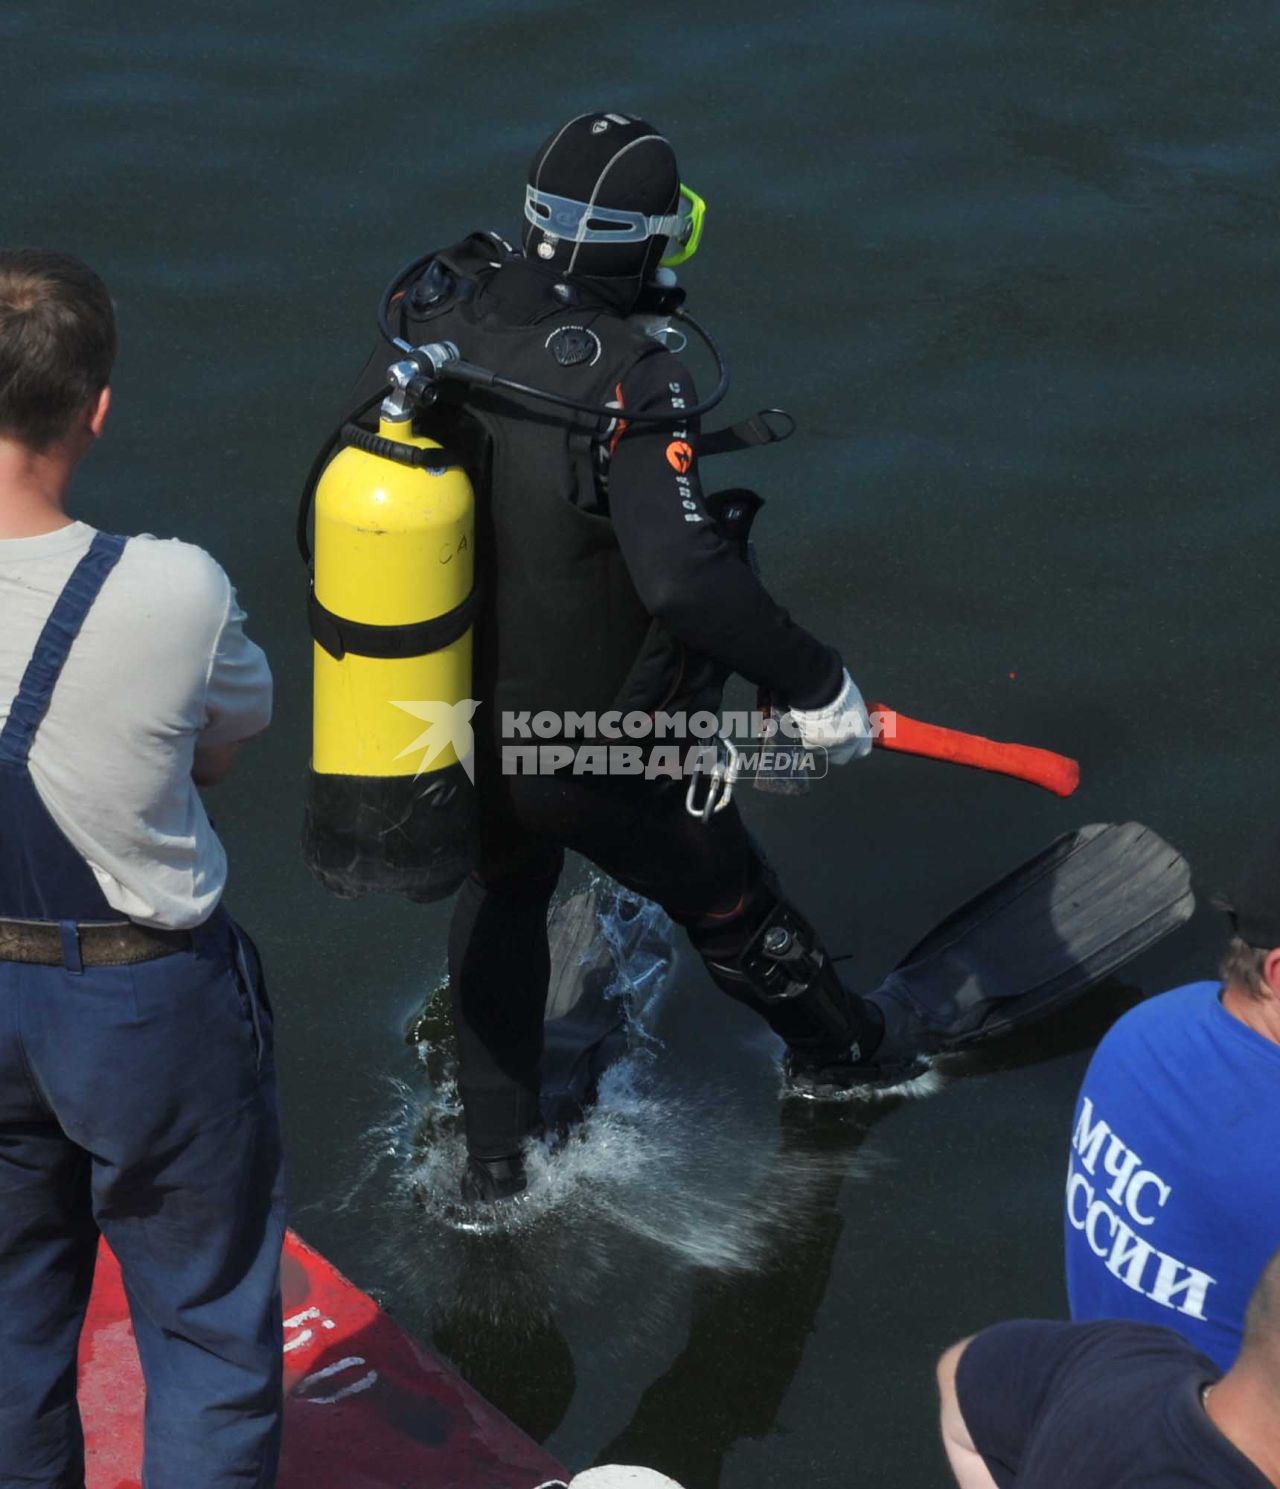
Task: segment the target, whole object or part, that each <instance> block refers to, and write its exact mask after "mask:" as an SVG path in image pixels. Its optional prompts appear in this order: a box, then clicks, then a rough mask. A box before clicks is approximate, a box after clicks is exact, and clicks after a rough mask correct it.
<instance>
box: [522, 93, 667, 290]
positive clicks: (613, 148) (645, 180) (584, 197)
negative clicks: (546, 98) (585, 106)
mask: <svg viewBox="0 0 1280 1489" xmlns="http://www.w3.org/2000/svg"><path fill="white" fill-rule="evenodd" d="M529 185H530V186H531V187H533V188H534V189H535V190H536V191H540V192H548V193H551V194H552V195H554V196H558V197H567V198H569V199H570V200H572V201H575V202H589V203H593V204H595V205H597V206H600V207H612V208H615V209H618V210H621V211H624V212H640V213H643V214H644V215H645V216H646V217H658V216H664V215H667V214H669V213H673V212H675V210H676V209H677V207H678V206H679V203H680V172H679V170H678V168H677V166H676V156H675V151H674V150H673V149H672V148H671V145H670V143H669V141H668V140H667V139H666V138H665V137H664V136H663V135H661V134H659V132H658V131H657V130H656V129H655V128H654V127H653V125H652V124H649V123H648V122H647V121H646V120H644V119H638V118H636V116H635V115H634V114H614V113H592V114H579V115H578V117H577V118H576V119H570V121H569V122H568V123H567V124H564V125H562V126H561V127H560V128H559V129H557V130H556V131H555V133H554V134H552V135H550V136H549V137H548V138H547V140H546V141H544V143H543V145H542V147H541V149H539V151H538V153H537V154H536V155H535V156H534V157H533V162H532V164H531V165H530V167H529ZM523 243H524V251H525V254H526V255H527V256H528V257H529V258H531V259H533V260H534V261H535V262H536V263H542V264H545V265H546V266H547V267H548V268H550V269H553V270H555V271H556V272H557V273H560V274H576V275H581V276H583V277H584V278H588V279H634V280H636V281H637V283H638V284H642V283H643V282H644V281H645V280H646V279H648V278H649V277H650V276H651V275H652V273H653V271H654V270H655V269H656V268H657V266H658V260H659V259H660V258H661V257H662V255H663V254H664V253H665V252H666V249H667V239H666V237H665V236H661V237H652V238H649V239H647V240H646V241H643V242H631V243H574V242H569V241H566V240H565V239H562V238H559V237H557V236H555V235H554V234H553V233H551V232H548V231H546V230H544V229H543V228H542V227H540V226H537V225H535V224H533V223H531V222H527V221H526V223H525V227H524V237H523Z"/></svg>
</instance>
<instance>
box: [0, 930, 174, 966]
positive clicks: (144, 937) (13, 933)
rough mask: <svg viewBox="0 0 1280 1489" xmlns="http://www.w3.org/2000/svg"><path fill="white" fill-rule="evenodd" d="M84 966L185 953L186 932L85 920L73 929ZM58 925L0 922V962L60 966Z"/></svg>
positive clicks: (124, 963)
mask: <svg viewBox="0 0 1280 1489" xmlns="http://www.w3.org/2000/svg"><path fill="white" fill-rule="evenodd" d="M74 930H75V932H76V936H77V939H78V941H79V951H80V961H81V963H82V964H83V965H84V966H86V967H128V966H132V965H133V964H134V963H136V962H153V961H155V960H156V958H157V957H162V956H172V955H173V954H174V953H175V952H178V951H189V950H190V949H191V945H192V940H191V932H190V931H165V930H157V929H155V928H153V927H151V926H145V925H138V924H136V923H135V922H134V921H132V920H110V921H92V922H90V921H86V922H85V923H84V924H82V925H77V926H75V927H74ZM64 961H65V957H64V947H63V939H62V926H61V925H60V924H59V922H58V921H56V920H0V962H31V963H34V964H35V965H36V966H40V967H61V966H63V965H64Z"/></svg>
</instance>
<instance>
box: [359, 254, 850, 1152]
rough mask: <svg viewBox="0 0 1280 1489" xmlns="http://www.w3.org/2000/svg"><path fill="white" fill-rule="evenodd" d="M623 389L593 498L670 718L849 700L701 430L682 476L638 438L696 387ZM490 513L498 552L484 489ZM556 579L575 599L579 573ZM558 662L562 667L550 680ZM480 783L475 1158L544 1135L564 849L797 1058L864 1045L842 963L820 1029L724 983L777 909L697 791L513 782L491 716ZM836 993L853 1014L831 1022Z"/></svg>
mask: <svg viewBox="0 0 1280 1489" xmlns="http://www.w3.org/2000/svg"><path fill="white" fill-rule="evenodd" d="M553 283H554V280H553V279H552V278H551V277H550V276H548V274H547V273H546V272H545V271H543V270H541V269H540V268H539V267H538V266H537V265H535V264H531V263H528V262H527V261H523V260H516V261H513V262H510V263H508V264H506V265H504V267H503V268H502V269H501V270H500V271H499V273H498V274H497V276H496V278H495V279H494V280H493V281H491V282H490V283H489V285H488V286H487V288H486V289H485V291H484V293H485V294H486V295H487V296H488V297H489V300H488V302H487V303H490V304H495V303H496V304H498V305H500V306H501V313H502V319H503V321H504V322H508V323H510V324H511V325H512V326H520V325H525V324H530V325H535V324H537V318H538V317H539V316H540V315H542V316H545V315H546V312H547V301H548V297H549V295H550V292H551V286H552V284H553ZM576 289H577V291H578V294H579V295H580V296H581V301H580V304H581V305H582V307H583V309H584V311H586V310H589V309H591V308H592V295H591V287H590V286H589V285H587V286H582V285H578V286H576ZM404 334H405V335H406V336H408V337H410V338H411V339H415V338H416V339H423V338H424V337H429V336H430V334H431V333H430V331H429V329H426V328H424V329H423V330H422V331H419V330H418V329H417V328H416V327H414V326H413V325H412V323H410V325H409V326H408V327H407V328H406V330H405V333H404ZM539 335H541V332H539ZM464 354H465V353H464ZM385 364H386V352H385V348H383V349H381V350H380V352H379V353H377V354H375V360H374V361H373V362H371V364H370V370H369V372H367V374H366V378H365V379H364V381H363V383H362V386H361V388H360V391H361V392H362V393H364V392H371V391H373V390H374V389H375V388H376V386H377V378H378V377H379V375H380V372H381V369H382V368H384V367H385ZM498 370H500V371H501V370H503V369H498ZM614 392H615V396H616V397H617V401H618V402H620V404H621V410H620V413H621V421H622V422H621V423H620V424H619V423H615V425H614V427H613V428H612V429H610V430H607V431H605V432H604V433H603V434H602V435H601V437H600V439H599V440H598V441H597V442H596V447H595V450H594V468H595V472H596V476H595V480H594V481H593V482H592V488H593V489H592V490H591V491H590V493H589V496H588V500H589V501H590V502H591V504H592V506H591V510H592V511H593V512H594V513H596V514H598V515H600V516H604V517H607V518H608V519H609V520H610V521H611V523H612V527H613V532H614V535H615V536H616V543H617V547H618V549H619V550H620V551H621V555H622V558H623V560H624V561H625V566H626V572H627V574H628V575H629V578H630V583H631V586H632V587H633V588H634V591H635V594H636V595H637V596H638V598H639V601H640V603H641V605H642V606H643V609H644V610H645V611H646V612H647V613H648V615H649V616H652V617H654V618H655V619H657V620H658V621H660V622H661V625H662V627H663V629H664V630H665V632H666V633H669V636H670V637H671V638H673V639H674V641H675V642H676V643H677V645H676V648H675V650H676V652H677V653H678V661H677V662H676V663H675V664H674V665H673V667H672V669H671V673H672V678H671V685H670V687H669V688H668V689H667V690H666V693H665V696H664V698H663V706H664V707H665V708H667V709H669V710H686V711H689V712H692V711H695V710H699V709H710V710H712V711H713V712H714V711H717V710H718V709H719V706H720V694H721V690H722V687H723V683H724V680H725V678H726V677H727V676H728V674H730V673H732V672H737V673H739V674H741V675H742V676H743V677H745V678H746V679H747V680H748V681H750V682H754V683H756V684H757V685H759V686H760V687H762V688H764V689H766V690H768V691H769V692H770V693H771V694H772V695H773V696H774V697H776V698H779V699H785V700H786V701H787V702H788V703H790V704H792V705H794V706H797V707H821V706H822V705H824V704H826V703H828V702H829V701H830V700H831V699H832V698H833V697H834V696H835V694H836V693H837V691H838V690H839V687H840V681H841V676H842V663H841V660H840V657H839V656H838V655H837V654H836V653H835V652H834V651H833V650H831V649H830V648H829V647H827V646H824V645H823V644H822V643H821V642H819V641H818V640H816V639H815V638H814V637H813V636H812V635H811V634H810V633H809V632H807V631H806V630H804V629H803V628H802V627H800V626H798V625H796V624H795V623H794V622H793V621H792V620H791V619H790V617H789V616H788V614H787V613H786V611H785V610H783V609H782V607H781V606H779V605H778V604H777V603H776V601H775V600H774V599H773V598H772V597H771V596H770V594H769V593H768V591H767V590H766V589H765V588H764V586H763V585H762V584H761V583H760V581H759V580H758V579H757V578H756V576H755V574H754V573H753V572H752V570H751V568H750V567H749V566H748V564H746V563H745V562H744V561H743V556H742V553H741V551H740V549H738V548H736V547H735V545H734V543H733V542H732V541H731V540H730V539H729V538H728V537H727V536H726V535H725V534H724V533H722V532H721V531H720V530H719V529H718V528H717V526H716V524H715V522H713V520H712V519H711V516H710V515H709V513H708V511H707V508H706V505H705V501H704V496H703V492H702V488H701V484H700V482H699V477H698V442H699V431H698V428H697V424H696V421H686V422H685V423H684V424H683V425H682V426H681V428H682V430H683V436H682V438H683V441H684V443H686V444H687V445H688V446H689V447H690V449H691V452H692V458H691V460H690V459H688V457H686V456H685V455H684V453H683V452H679V453H678V458H677V460H676V461H675V462H674V463H673V461H672V460H671V459H670V458H669V453H668V452H669V448H670V446H671V445H672V443H673V429H672V426H671V425H666V426H655V425H644V424H634V423H631V424H627V423H626V422H625V421H626V415H627V413H628V411H631V412H633V413H634V412H637V411H659V410H661V411H665V410H667V409H673V410H678V409H679V407H681V404H682V403H683V405H685V406H688V405H692V404H693V403H694V402H695V401H696V393H695V390H694V385H693V380H692V378H691V377H690V375H689V373H688V371H687V370H686V369H685V368H684V366H683V365H682V363H681V362H680V361H679V360H678V359H677V358H676V357H674V356H672V355H671V354H670V353H668V352H662V351H659V352H656V353H651V354H648V355H644V356H642V357H641V358H640V359H639V360H638V361H636V363H635V365H634V366H632V367H631V368H630V369H629V370H628V371H627V372H626V374H625V375H624V376H623V379H622V381H621V383H620V384H619V385H618V387H617V388H616V389H615V390H614ZM681 478H682V479H681ZM478 502H479V504H480V513H479V517H480V521H479V523H478V531H479V533H480V534H481V538H483V533H484V521H485V498H484V492H483V490H481V491H480V492H479V493H478ZM497 537H498V538H501V534H498V535H497ZM481 546H482V547H483V542H482V543H481ZM482 573H483V569H482ZM557 577H558V579H559V580H560V582H564V581H565V580H566V578H567V577H568V576H564V575H560V576H557ZM482 582H483V581H482ZM489 582H490V583H492V582H493V580H492V577H491V578H490V580H489ZM491 603H492V595H490V596H488V597H487V604H491ZM490 618H491V612H490ZM596 619H597V621H598V624H599V625H600V626H608V624H609V621H610V617H609V616H608V615H600V616H598V617H597V618H596ZM484 634H485V620H484V617H483V616H482V618H481V620H480V622H479V623H478V625H477V635H478V638H479V640H478V644H477V650H476V677H475V696H476V697H477V698H480V699H488V698H492V697H494V696H495V690H498V689H500V687H501V680H500V679H499V678H498V677H495V676H491V675H486V668H487V667H488V666H489V665H491V664H489V663H487V662H486V657H487V656H488V655H489V654H490V652H489V648H487V647H486V644H485V641H484ZM562 661H563V659H559V658H551V657H549V658H548V667H549V668H555V667H557V666H561V665H562ZM499 695H500V694H499ZM492 712H493V713H496V712H497V711H496V710H493V711H492ZM476 768H477V781H476V784H477V789H478V795H479V805H480V854H479V861H478V863H477V865H476V868H475V871H474V872H473V873H472V874H471V876H470V877H469V878H468V880H467V881H466V882H465V883H464V885H463V887H462V889H461V891H460V893H459V896H458V901H457V905H456V909H455V913H454V917H453V923H452V928H451V931H450V937H449V970H450V981H451V986H452V996H453V1011H454V1018H455V1023H456V1027H457V1031H458V1038H459V1050H460V1062H461V1063H460V1076H459V1086H460V1091H461V1095H462V1097H463V1102H464V1106H465V1112H466V1125H467V1139H468V1146H469V1149H470V1151H471V1153H472V1154H473V1155H475V1156H476V1157H480V1158H498V1157H504V1156H506V1155H509V1154H511V1153H513V1152H515V1151H517V1150H518V1149H519V1146H520V1143H521V1140H522V1139H523V1137H524V1136H525V1135H527V1133H528V1132H529V1131H530V1130H531V1128H532V1127H533V1126H534V1124H535V1123H536V1120H537V1109H538V1066H539V1059H540V1054H541V1045H542V1024H543V1012H544V1006H545V1000H546V994H547V987H548V978H549V954H548V947H547V929H546V916H547V910H548V906H549V903H550V900H551V897H552V894H553V892H554V890H555V887H556V883H557V880H558V878H559V874H560V871H561V867H562V864H563V855H564V850H565V849H566V848H568V849H572V850H573V851H575V852H577V853H580V854H582V855H583V856H584V857H586V858H588V859H590V860H591V861H592V862H593V863H594V864H596V865H597V866H598V867H599V868H601V869H602V870H604V872H605V873H607V874H609V875H611V876H612V877H613V878H614V879H616V880H618V881H619V882H620V883H621V884H623V885H625V886H627V887H628V888H630V889H633V890H635V891H636V892H637V893H639V894H642V895H644V896H645V897H646V898H648V899H651V900H654V901H656V902H657V903H658V904H660V905H661V906H662V907H663V909H664V910H665V911H666V912H667V913H668V914H669V915H670V916H671V917H672V919H673V920H675V921H676V922H678V923H679V924H681V925H683V926H685V927H686V928H687V929H688V931H689V933H690V936H691V939H692V940H693V942H694V945H695V946H696V947H697V949H698V951H699V952H700V954H701V955H702V956H703V957H704V959H706V961H707V963H708V966H709V968H710V970H711V972H712V975H713V976H715V977H716V980H717V981H718V982H719V983H720V985H721V986H722V987H724V989H725V991H727V992H729V993H730V995H731V996H733V997H736V998H739V999H740V1000H742V1001H744V1002H746V1003H748V1004H749V1005H751V1006H752V1007H754V1008H756V1009H757V1011H758V1012H760V1013H761V1014H762V1015H763V1016H764V1017H765V1018H766V1019H767V1020H768V1022H769V1023H770V1024H771V1026H772V1027H773V1028H774V1029H775V1030H776V1031H777V1032H778V1033H779V1034H781V1035H782V1036H783V1038H784V1039H786V1040H787V1041H788V1042H789V1043H790V1044H791V1045H792V1046H793V1047H796V1048H800V1049H808V1050H821V1051H822V1052H824V1053H826V1054H828V1055H836V1054H837V1053H838V1051H839V1050H840V1049H841V1048H843V1049H845V1050H847V1049H848V1047H849V1044H850V1042H851V1040H853V1039H856V1038H857V1037H858V1036H859V1034H860V1033H861V1032H862V1024H861V1022H860V1013H859V1009H860V1000H857V999H853V998H848V997H847V996H843V995H842V994H841V993H840V990H839V988H838V984H837V983H836V980H835V978H834V974H831V973H830V972H829V964H827V967H828V971H827V975H826V979H825V980H826V983H827V988H826V992H825V994H824V996H825V997H826V999H827V1001H826V1002H825V1003H824V1004H823V1007H824V1008H825V1009H826V1014H825V1016H823V1017H817V1016H815V1012H814V1007H813V1006H811V1002H810V1000H806V999H804V998H793V999H790V1000H787V1001H772V1002H770V1001H766V1000H764V999H762V998H760V997H759V996H757V995H756V993H755V992H754V991H753V989H752V987H751V985H750V983H749V980H748V981H744V979H743V978H742V977H741V976H740V975H737V974H736V973H732V972H730V971H729V970H728V969H730V968H732V967H733V966H734V965H735V964H736V962H737V959H738V957H739V956H740V954H741V953H742V952H743V950H744V948H746V946H747V944H748V943H749V942H750V941H751V940H752V938H753V937H754V936H755V934H756V932H757V930H758V929H759V928H760V927H761V925H762V923H763V922H764V920H765V918H766V917H767V916H768V915H769V914H770V912H771V910H773V909H774V907H775V906H777V905H778V903H779V897H778V892H777V887H776V885H775V884H774V883H773V881H772V878H771V876H770V874H769V871H768V869H767V867H766V865H765V862H764V860H763V858H762V856H761V854H760V853H759V852H758V850H757V849H756V848H755V846H754V845H753V843H752V841H751V839H750V837H749V836H748V834H747V832H746V829H745V828H744V826H743V824H742V821H741V819H740V817H739V815H738V812H737V809H736V807H735V806H732V805H731V806H730V807H728V808H727V809H725V810H724V811H722V812H719V813H717V814H716V815H715V816H713V817H712V818H711V820H710V821H709V822H706V823H704V822H702V821H700V820H698V819H696V818H694V817H692V816H690V815H689V813H688V812H687V811H686V810H685V801H684V798H685V790H686V786H687V782H686V781H684V780H680V781H676V780H670V779H666V780H662V779H645V778H643V777H642V776H589V775H572V774H568V773H565V772H560V773H557V774H554V775H523V774H509V773H504V772H503V769H502V765H501V760H500V755H499V752H498V748H497V741H496V740H495V738H494V737H493V734H492V729H491V728H484V727H480V726H479V716H478V728H477V758H476ZM832 988H834V989H835V991H834V994H832V991H831V990H832ZM831 996H834V997H835V999H836V1001H837V1003H838V1004H839V1005H840V1006H839V1011H838V1012H832V1011H831V1005H830V997H831Z"/></svg>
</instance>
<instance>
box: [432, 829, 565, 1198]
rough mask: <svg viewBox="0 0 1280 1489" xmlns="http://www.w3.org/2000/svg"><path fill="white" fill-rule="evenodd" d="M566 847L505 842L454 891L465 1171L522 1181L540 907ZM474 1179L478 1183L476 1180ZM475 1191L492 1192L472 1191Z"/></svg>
mask: <svg viewBox="0 0 1280 1489" xmlns="http://www.w3.org/2000/svg"><path fill="white" fill-rule="evenodd" d="M563 860H564V855H563V853H562V852H561V851H560V850H559V849H558V848H557V847H555V846H554V845H551V844H543V843H538V842H535V841H533V840H529V841H527V842H525V843H523V844H521V845H519V851H517V845H516V844H515V843H514V842H510V841H509V842H508V844H507V845H506V851H505V852H504V853H503V854H502V855H500V856H499V855H496V854H489V855H486V856H485V859H484V861H482V863H481V864H480V866H479V867H478V868H477V870H476V871H475V872H474V873H472V874H471V875H470V876H469V877H468V879H467V880H466V882H465V883H464V884H463V886H462V889H461V890H460V891H459V893H458V898H457V901H456V902H455V905H454V911H453V920H452V923H451V925H450V927H449V986H450V994H451V997H452V1004H453V1021H454V1027H455V1029H456V1030H457V1036H458V1061H459V1065H458V1090H459V1094H460V1096H461V1098H462V1104H463V1111H464V1114H465V1123H466V1134H467V1151H468V1153H469V1155H470V1157H471V1159H472V1160H473V1162H472V1164H471V1165H470V1172H471V1175H472V1178H473V1179H476V1180H481V1181H483V1176H484V1175H485V1174H488V1176H489V1179H490V1180H492V1184H493V1186H496V1188H498V1189H499V1190H505V1191H506V1192H507V1193H518V1192H519V1190H521V1189H523V1188H524V1174H523V1169H522V1168H521V1166H520V1163H519V1154H520V1150H521V1147H522V1145H523V1143H524V1140H525V1139H526V1138H527V1137H528V1135H529V1134H530V1132H532V1131H533V1129H534V1128H535V1127H536V1125H537V1121H538V1066H539V1062H540V1060H541V1058H542V1021H543V1015H544V1011H545V1008H546V1000H547V987H548V984H549V982H550V975H551V958H550V952H549V950H548V946H547V910H548V908H549V906H550V904H551V896H552V894H553V893H554V892H555V887H556V883H557V881H558V879H559V877H560V869H561V866H562V864H563ZM481 1187H482V1188H483V1187H486V1186H485V1185H484V1183H483V1182H482V1184H481ZM475 1197H476V1198H485V1197H490V1198H493V1197H499V1196H496V1195H488V1196H486V1195H484V1194H479V1195H476V1196H475Z"/></svg>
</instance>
